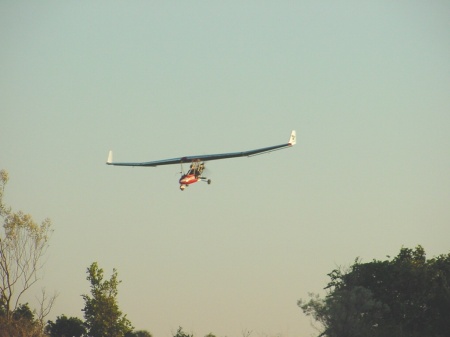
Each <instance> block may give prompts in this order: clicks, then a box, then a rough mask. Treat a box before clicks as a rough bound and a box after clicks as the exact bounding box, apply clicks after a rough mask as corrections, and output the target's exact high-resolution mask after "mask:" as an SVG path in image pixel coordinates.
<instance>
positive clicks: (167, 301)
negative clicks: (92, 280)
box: [0, 1, 450, 337]
mask: <svg viewBox="0 0 450 337" xmlns="http://www.w3.org/2000/svg"><path fill="white" fill-rule="evenodd" d="M449 18H450V3H449V2H448V1H433V2H426V3H425V2H422V1H395V2H392V1H364V2H362V1H340V2H339V4H337V3H336V2H332V1H322V2H317V1H281V2H280V1H246V2H242V1H226V2H223V1H183V2H182V1H120V2H119V1H94V2H92V1H39V2H35V1H2V2H0V72H1V76H0V168H1V169H6V170H7V171H8V172H9V174H10V183H9V184H8V187H7V191H6V201H7V203H8V204H9V205H11V206H12V207H13V208H14V209H15V210H19V209H21V210H23V211H25V212H29V213H31V214H32V215H33V216H34V218H35V220H37V221H39V222H40V221H42V220H43V219H44V218H46V217H49V218H51V219H52V221H53V227H54V230H55V231H54V234H53V236H52V239H51V245H50V248H49V250H48V255H47V263H46V266H45V275H44V277H43V280H42V282H41V283H40V285H39V286H38V287H36V288H34V292H35V293H36V294H37V293H39V288H40V287H41V286H45V287H46V289H47V292H53V291H57V292H58V293H59V294H60V295H59V297H58V299H57V302H56V304H55V306H54V308H53V311H52V313H51V315H50V317H49V319H55V318H56V316H59V315H62V314H65V315H67V316H77V317H80V318H82V317H83V316H82V315H83V313H82V312H81V309H82V308H83V301H82V298H81V295H82V294H85V293H88V292H89V283H88V281H86V268H87V267H88V266H89V265H90V264H91V263H92V262H94V261H97V262H98V264H99V265H100V267H102V268H103V269H104V270H105V276H107V277H109V276H110V275H111V273H112V269H113V268H116V269H117V270H118V272H119V278H120V279H121V280H122V281H123V282H122V283H121V284H120V287H119V305H120V308H121V309H122V310H123V312H124V313H126V314H127V315H128V318H129V319H130V320H131V322H132V323H133V325H134V326H135V327H136V329H146V330H149V331H150V332H151V333H152V334H153V335H154V337H170V336H172V333H174V332H175V331H176V330H177V328H178V327H179V326H182V327H183V328H184V330H185V331H186V332H190V333H193V334H194V335H195V336H196V337H202V336H204V335H206V334H207V333H209V332H212V333H214V334H215V335H216V336H218V337H224V336H228V337H232V336H242V334H243V331H253V333H252V336H264V337H267V336H281V337H293V336H311V335H312V334H314V333H315V330H314V329H313V328H312V327H311V324H310V320H309V318H307V317H305V316H304V315H303V313H302V312H301V310H300V309H299V308H298V307H297V304H296V302H297V300H298V299H300V298H307V294H308V292H316V293H321V294H323V293H324V292H323V287H325V285H326V283H327V281H328V277H327V276H326V274H327V273H329V272H331V271H332V270H333V269H334V268H335V267H337V266H341V265H342V266H348V265H350V264H351V263H352V262H353V261H354V259H355V258H356V257H360V258H361V259H362V260H363V261H366V262H368V261H371V260H372V259H385V258H386V255H390V256H395V255H396V254H397V253H398V251H399V250H400V248H401V247H402V246H406V247H411V248H412V247H415V246H416V245H418V244H421V245H422V246H423V247H424V248H425V250H426V252H427V253H428V256H429V257H432V256H435V255H438V254H441V253H448V252H449V249H450V38H449V37H450V20H449ZM292 129H296V130H297V145H296V146H295V147H294V148H291V149H288V150H283V151H279V152H275V153H271V154H268V155H262V156H257V157H253V158H250V159H249V158H239V159H230V160H224V161H215V162H211V163H208V164H207V167H208V168H209V177H210V178H211V179H212V184H211V185H209V186H208V185H207V184H202V183H199V184H196V185H193V186H191V187H190V188H189V189H187V190H186V191H185V192H180V191H179V189H178V183H177V181H178V178H179V175H178V172H179V170H180V168H179V167H178V166H166V167H157V168H126V167H109V166H107V165H105V161H106V158H107V154H108V151H109V150H110V149H112V150H113V151H114V157H115V160H119V161H150V160H157V159H165V158H172V157H178V156H184V155H194V154H208V153H220V152H231V151H240V150H249V149H253V148H257V147H263V146H269V145H276V144H280V143H284V142H286V141H287V140H288V137H289V133H290V131H291V130H292ZM34 295H35V294H34V293H30V294H29V296H28V298H27V300H28V301H29V302H30V305H31V306H33V305H34V304H33V303H35V298H34Z"/></svg>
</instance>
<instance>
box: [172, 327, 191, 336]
mask: <svg viewBox="0 0 450 337" xmlns="http://www.w3.org/2000/svg"><path fill="white" fill-rule="evenodd" d="M173 337H194V335H193V334H188V333H186V332H184V331H183V328H182V327H181V326H180V327H178V330H177V333H176V334H175V335H173Z"/></svg>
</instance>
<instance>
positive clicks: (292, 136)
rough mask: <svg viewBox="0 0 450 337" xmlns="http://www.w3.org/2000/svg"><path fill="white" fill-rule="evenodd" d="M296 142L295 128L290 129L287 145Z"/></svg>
mask: <svg viewBox="0 0 450 337" xmlns="http://www.w3.org/2000/svg"><path fill="white" fill-rule="evenodd" d="M296 143H297V135H296V133H295V130H292V132H291V138H289V145H291V146H293V145H295V144H296Z"/></svg>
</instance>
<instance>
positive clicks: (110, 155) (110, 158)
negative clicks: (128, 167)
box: [106, 150, 113, 165]
mask: <svg viewBox="0 0 450 337" xmlns="http://www.w3.org/2000/svg"><path fill="white" fill-rule="evenodd" d="M112 156H113V155H112V151H111V150H110V151H109V153H108V160H107V161H106V164H108V165H111V164H112V160H113V159H112Z"/></svg>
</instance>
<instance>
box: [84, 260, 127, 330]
mask: <svg viewBox="0 0 450 337" xmlns="http://www.w3.org/2000/svg"><path fill="white" fill-rule="evenodd" d="M87 274H88V276H87V280H88V281H89V282H90V283H91V295H92V296H88V295H82V297H83V299H84V302H85V306H84V309H83V311H84V318H85V320H86V321H85V324H86V327H87V331H88V335H89V336H91V337H123V336H125V334H126V333H128V332H131V331H132V330H133V327H132V325H131V323H130V321H129V320H128V319H127V318H126V315H123V314H122V312H121V311H120V310H119V306H118V304H117V294H118V290H117V286H118V285H119V283H120V282H121V281H119V280H118V279H117V271H116V270H115V269H114V270H113V274H112V276H111V278H110V279H109V280H103V269H100V268H99V267H98V265H97V263H96V262H94V263H92V264H91V266H90V267H89V268H88V269H87Z"/></svg>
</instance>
